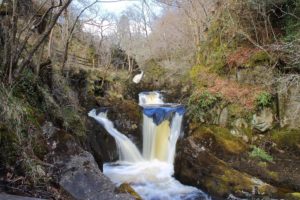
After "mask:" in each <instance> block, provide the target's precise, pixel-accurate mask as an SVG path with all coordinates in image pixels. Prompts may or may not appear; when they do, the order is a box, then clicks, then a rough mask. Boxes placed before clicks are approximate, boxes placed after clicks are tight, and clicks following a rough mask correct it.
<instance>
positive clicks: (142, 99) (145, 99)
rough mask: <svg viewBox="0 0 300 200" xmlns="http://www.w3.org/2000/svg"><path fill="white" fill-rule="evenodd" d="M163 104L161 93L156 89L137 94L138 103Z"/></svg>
mask: <svg viewBox="0 0 300 200" xmlns="http://www.w3.org/2000/svg"><path fill="white" fill-rule="evenodd" d="M159 104H164V101H163V97H162V94H161V93H159V92H156V91H153V92H141V93H140V94H139V105H159Z"/></svg>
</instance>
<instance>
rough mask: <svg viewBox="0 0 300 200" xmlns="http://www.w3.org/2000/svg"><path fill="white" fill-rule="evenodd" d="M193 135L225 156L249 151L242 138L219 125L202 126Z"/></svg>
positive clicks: (213, 150)
mask: <svg viewBox="0 0 300 200" xmlns="http://www.w3.org/2000/svg"><path fill="white" fill-rule="evenodd" d="M192 137H193V138H194V139H196V140H197V141H201V143H203V144H204V145H205V146H206V147H207V148H209V149H210V150H211V151H212V152H215V153H216V154H224V156H228V155H227V154H229V155H230V154H231V155H233V154H234V155H238V154H242V153H244V152H247V149H248V146H247V144H246V143H245V142H243V141H242V140H241V139H240V138H237V137H234V136H233V135H231V133H230V131H229V129H227V128H223V127H218V126H201V127H199V128H197V129H195V130H194V131H193V132H192Z"/></svg>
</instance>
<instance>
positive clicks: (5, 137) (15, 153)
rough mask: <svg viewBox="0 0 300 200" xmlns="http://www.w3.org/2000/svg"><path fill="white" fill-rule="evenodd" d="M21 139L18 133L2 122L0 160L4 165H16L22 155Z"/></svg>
mask: <svg viewBox="0 0 300 200" xmlns="http://www.w3.org/2000/svg"><path fill="white" fill-rule="evenodd" d="M19 145H20V144H19V140H18V137H17V135H16V133H13V132H11V131H9V130H8V128H7V127H6V126H5V125H3V124H1V123H0V160H1V164H0V165H2V167H5V166H9V165H14V164H15V163H16V161H17V158H18V157H19V156H20V153H21V152H20V150H21V149H20V146H19Z"/></svg>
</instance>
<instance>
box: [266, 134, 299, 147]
mask: <svg viewBox="0 0 300 200" xmlns="http://www.w3.org/2000/svg"><path fill="white" fill-rule="evenodd" d="M270 135H271V139H272V140H273V141H274V142H275V143H276V144H277V145H278V146H279V147H280V148H283V149H287V150H294V151H298V152H300V150H299V145H300V132H299V130H290V129H278V130H273V131H272V132H271V133H270Z"/></svg>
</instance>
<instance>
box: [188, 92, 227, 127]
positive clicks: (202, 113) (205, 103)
mask: <svg viewBox="0 0 300 200" xmlns="http://www.w3.org/2000/svg"><path fill="white" fill-rule="evenodd" d="M221 100H222V98H221V96H220V95H218V94H216V95H215V94H211V93H210V92H207V91H204V92H200V93H197V92H195V93H194V94H192V95H191V96H190V98H189V101H188V114H189V115H191V116H192V118H193V120H194V121H197V122H203V121H205V120H204V119H205V118H207V117H206V116H207V115H208V114H210V113H209V112H208V111H209V110H212V109H213V108H214V107H215V106H216V105H217V104H218V103H219V102H221Z"/></svg>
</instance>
